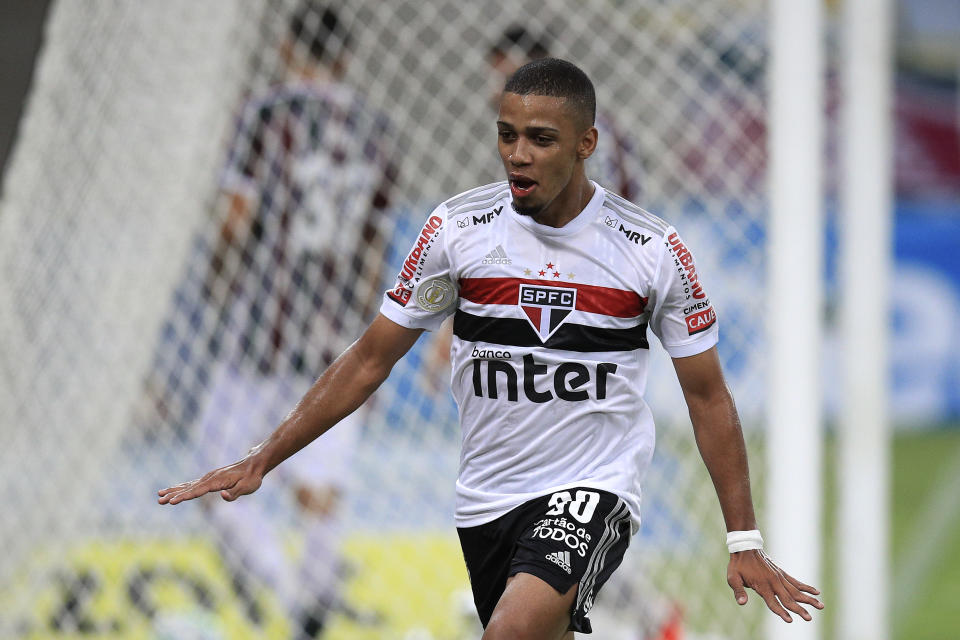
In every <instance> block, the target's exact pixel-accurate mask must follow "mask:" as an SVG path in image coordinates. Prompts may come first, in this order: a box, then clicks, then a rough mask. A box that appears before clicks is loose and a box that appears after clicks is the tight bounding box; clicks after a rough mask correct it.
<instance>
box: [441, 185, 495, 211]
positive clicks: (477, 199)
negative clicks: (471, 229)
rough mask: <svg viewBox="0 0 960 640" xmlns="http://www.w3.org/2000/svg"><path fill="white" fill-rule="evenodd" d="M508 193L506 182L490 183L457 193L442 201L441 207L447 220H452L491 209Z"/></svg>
mask: <svg viewBox="0 0 960 640" xmlns="http://www.w3.org/2000/svg"><path fill="white" fill-rule="evenodd" d="M509 193H510V187H509V186H508V184H507V181H506V180H501V181H500V182H491V183H490V184H485V185H483V186H481V187H476V188H474V189H470V190H468V191H464V192H463V193H459V194H457V195H455V196H453V197H452V198H449V199H448V200H446V201H444V203H443V205H442V206H443V207H444V208H445V209H446V211H447V218H448V219H449V218H453V217H456V216H460V215H463V214H465V213H472V212H477V211H482V210H483V209H486V208H488V207H492V206H493V205H495V204H496V203H497V201H498V200H501V199H503V198H505V197H506V196H507V195H509Z"/></svg>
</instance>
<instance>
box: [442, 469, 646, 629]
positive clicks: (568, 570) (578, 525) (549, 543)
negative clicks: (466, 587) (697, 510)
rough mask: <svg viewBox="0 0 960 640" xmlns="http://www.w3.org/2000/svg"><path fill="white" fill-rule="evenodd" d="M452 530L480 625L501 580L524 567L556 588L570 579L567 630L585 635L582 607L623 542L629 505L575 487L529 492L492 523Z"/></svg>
mask: <svg viewBox="0 0 960 640" xmlns="http://www.w3.org/2000/svg"><path fill="white" fill-rule="evenodd" d="M457 532H458V533H459V535H460V546H461V548H462V549H463V558H464V560H465V561H466V563H467V571H468V573H469V574H470V586H471V588H472V589H473V601H474V603H475V604H476V606H477V613H478V614H479V615H480V622H481V623H483V626H484V628H486V626H487V623H488V622H490V616H491V615H493V609H494V607H496V606H497V601H499V600H500V596H501V595H502V594H503V590H504V589H505V588H506V585H507V578H509V577H511V576H513V575H516V574H518V573H529V574H531V575H534V576H536V577H538V578H540V579H541V580H544V581H545V582H546V583H547V584H549V585H550V586H551V587H553V588H554V589H556V590H557V591H558V592H559V593H566V592H567V591H569V590H570V587H572V586H573V585H575V584H577V585H578V591H577V597H576V599H575V600H574V602H573V606H572V609H571V611H570V630H571V631H579V632H582V633H591V632H592V628H591V626H590V620H588V619H587V613H588V612H589V611H590V609H591V608H592V607H593V602H594V599H595V598H596V597H597V593H598V592H599V591H600V587H602V586H603V584H604V583H605V582H606V581H607V579H608V578H609V577H610V575H611V574H612V573H613V572H614V570H615V569H616V568H617V567H618V566H620V562H621V561H622V560H623V554H624V552H625V551H626V550H627V546H628V545H629V544H630V511H629V509H627V505H626V503H625V502H624V501H623V500H622V499H620V498H619V497H618V496H616V495H615V494H613V493H610V492H607V491H601V490H599V489H590V488H586V487H577V488H574V489H567V490H564V491H558V492H556V493H552V494H547V495H544V496H541V497H539V498H535V499H533V500H530V501H529V502H526V503H524V504H522V505H520V506H519V507H516V508H515V509H513V510H512V511H510V512H509V513H506V514H504V515H503V516H500V517H499V518H497V519H496V520H493V521H492V522H488V523H486V524H482V525H480V526H477V527H467V528H462V529H460V528H458V529H457Z"/></svg>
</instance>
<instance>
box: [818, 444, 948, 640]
mask: <svg viewBox="0 0 960 640" xmlns="http://www.w3.org/2000/svg"><path fill="white" fill-rule="evenodd" d="M831 444H832V443H828V446H827V450H826V453H827V459H826V463H827V470H828V473H827V495H828V496H829V498H828V501H827V513H826V514H825V515H826V525H827V531H832V530H833V526H832V525H833V522H834V513H833V509H834V508H835V505H836V500H835V495H836V473H835V469H836V466H835V458H834V456H833V447H832V446H831ZM891 483H892V486H891V493H892V505H893V514H892V518H893V523H892V524H893V527H892V536H893V539H892V541H891V543H892V554H891V565H890V566H891V571H892V576H891V582H890V592H889V593H890V609H891V614H892V624H893V627H894V636H893V637H894V638H895V639H896V640H957V639H958V638H960V425H954V428H950V429H937V430H925V431H917V432H900V433H898V434H897V435H896V436H895V437H894V441H893V475H892V477H891ZM832 542H833V541H832V540H831V539H830V538H829V537H828V539H827V549H826V567H827V571H826V572H825V575H827V576H828V577H829V578H831V579H832V577H833V576H832V575H831V574H832V570H831V569H830V567H832V566H835V560H836V555H835V553H836V550H835V549H834V548H833V545H832ZM832 593H836V592H835V590H834V588H833V585H832V584H831V582H830V581H829V580H828V581H827V582H826V583H825V590H824V596H825V597H827V602H828V603H829V596H830V595H831V594H832ZM825 613H826V614H827V616H826V617H827V620H826V621H825V622H826V623H827V624H826V625H825V627H826V629H825V631H826V637H827V638H828V639H833V638H835V634H834V633H833V627H834V621H833V616H832V615H830V612H829V608H828V611H827V612H825ZM836 640H839V639H836Z"/></svg>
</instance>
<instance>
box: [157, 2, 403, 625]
mask: <svg viewBox="0 0 960 640" xmlns="http://www.w3.org/2000/svg"><path fill="white" fill-rule="evenodd" d="M348 45H349V36H348V34H347V33H346V31H345V30H344V28H343V25H342V22H341V20H340V19H339V18H338V16H337V14H336V13H335V12H334V11H333V9H331V8H329V7H326V6H324V5H323V4H320V3H318V2H312V1H309V0H308V1H306V2H304V3H303V4H302V5H301V6H300V7H299V8H298V9H297V10H296V11H295V12H294V14H293V16H292V17H291V18H290V21H289V25H288V29H287V30H286V33H285V35H284V37H283V38H282V41H281V42H280V44H279V46H278V50H277V58H278V60H279V63H280V64H279V65H278V66H279V69H278V70H277V73H276V75H275V76H274V78H275V82H274V83H273V84H272V85H271V86H269V87H268V88H267V89H266V90H265V91H262V92H255V93H253V94H252V95H250V96H249V97H248V98H247V99H246V100H245V101H244V102H243V104H242V105H241V108H240V110H239V114H238V118H237V122H236V128H235V132H234V136H233V140H232V142H231V144H230V149H229V156H228V159H227V162H226V166H225V167H224V170H223V173H222V176H221V180H220V198H219V202H218V204H219V205H220V206H221V207H222V208H221V209H220V210H221V211H225V215H224V216H223V224H222V227H221V228H220V230H219V234H218V237H217V239H216V242H215V245H216V246H215V247H214V248H213V250H212V251H211V252H209V253H208V254H207V255H209V256H210V258H209V260H208V264H209V267H208V268H207V269H206V275H205V276H199V277H197V278H196V279H197V280H201V281H202V290H203V292H202V295H199V296H197V297H198V298H199V299H200V300H201V303H200V304H199V305H196V304H195V306H196V307H198V308H192V307H191V303H190V301H189V300H185V299H181V300H180V301H179V302H180V305H181V306H180V307H179V310H178V311H179V313H181V314H186V315H187V316H188V320H187V322H186V324H187V325H188V327H189V329H192V328H196V329H198V330H199V334H200V337H201V339H200V340H199V342H201V343H202V344H203V347H201V348H197V346H196V344H197V342H198V340H197V339H196V338H194V337H193V336H187V337H184V336H179V340H180V343H179V348H178V350H179V351H181V352H182V357H185V359H186V360H187V365H188V366H187V367H186V368H188V369H189V368H192V369H194V370H195V373H194V375H196V376H197V377H199V378H201V380H200V381H201V382H202V381H203V377H204V375H207V376H209V378H210V383H209V389H210V391H209V395H208V397H206V398H205V400H203V401H198V402H196V404H197V409H196V411H195V412H194V413H193V414H191V413H190V412H187V411H181V412H180V413H179V417H180V419H181V420H183V421H184V422H187V423H188V424H184V425H182V427H184V428H185V429H190V426H189V423H193V420H191V418H192V417H194V416H197V415H198V416H199V417H198V419H197V421H196V424H198V427H196V428H195V431H196V432H197V433H198V434H199V438H198V448H197V455H198V458H199V459H198V461H197V464H198V465H199V466H201V467H204V466H220V465H222V464H225V463H227V462H229V461H230V460H232V459H234V458H235V457H236V455H237V454H238V453H240V454H242V453H243V452H238V451H235V450H233V449H232V448H231V444H235V443H242V442H251V441H253V442H255V441H258V440H259V439H260V438H262V437H264V436H266V435H267V434H268V433H269V432H270V431H272V429H273V428H274V427H275V426H276V425H277V424H278V423H279V422H280V421H281V420H282V419H283V417H284V415H285V414H286V412H287V411H289V410H290V408H291V407H293V406H294V405H295V404H296V402H297V401H298V400H299V398H300V397H301V396H302V395H303V393H304V392H305V391H306V390H307V389H308V388H309V386H310V385H311V384H312V382H313V380H314V378H315V376H316V375H318V374H319V372H321V371H323V370H324V369H326V368H327V366H328V365H329V364H330V363H331V362H332V360H333V359H334V358H335V357H336V356H337V355H338V354H339V353H341V352H342V351H343V350H344V349H345V348H346V347H347V346H348V345H349V344H350V342H352V341H353V340H354V339H355V337H356V336H355V335H354V333H353V332H354V330H355V328H356V327H360V326H363V325H364V324H365V323H366V322H367V321H368V320H369V318H370V316H371V315H372V313H373V312H374V311H375V310H376V305H377V304H378V303H379V300H380V294H381V292H380V286H379V273H380V270H381V261H382V256H383V247H384V244H385V238H384V237H383V224H384V220H385V217H384V216H385V211H386V207H387V205H388V197H389V190H390V188H391V185H392V183H393V178H394V170H393V166H392V165H391V163H390V161H389V159H388V149H389V145H388V138H389V127H388V124H387V119H386V118H385V117H384V116H383V115H382V114H380V113H379V112H377V111H375V110H373V109H371V108H370V107H369V106H368V105H367V104H366V103H365V101H364V100H363V98H362V97H361V96H360V94H359V93H358V92H357V91H356V90H355V89H354V88H352V87H350V86H348V85H347V84H345V83H344V81H343V77H344V73H345V71H346V66H347V61H348ZM185 298H189V296H185ZM182 329H183V327H182V326H179V325H178V323H177V322H173V323H171V325H170V326H168V334H169V333H171V332H172V333H173V334H176V333H177V331H179V330H182ZM189 329H188V330H189ZM168 337H170V336H168ZM176 339H177V336H174V341H176ZM168 347H169V343H168ZM211 358H212V359H213V360H214V363H213V364H212V366H211V363H210V359H211ZM178 371H179V370H178V369H176V368H175V369H174V372H175V373H177V372H178ZM204 372H209V373H204ZM180 373H183V372H180ZM180 377H182V376H178V375H173V374H171V375H170V376H169V380H168V385H169V386H170V387H175V386H176V385H178V384H179V385H180V386H181V387H190V386H198V385H197V384H196V383H195V382H193V381H190V380H188V381H187V382H183V381H182V380H179V381H178V380H177V378H180ZM170 382H173V384H172V385H170V384H169V383H170ZM183 393H185V392H182V393H181V394H180V396H179V397H183ZM158 396H159V397H160V398H163V399H167V400H169V399H170V398H175V397H178V394H177V390H176V388H167V389H162V390H161V391H160V392H159V393H158ZM172 415H174V416H176V415H178V414H176V412H172ZM361 420H362V412H358V413H355V414H354V415H353V416H351V417H350V418H349V419H347V420H344V421H342V423H341V424H340V425H339V426H338V428H337V429H335V430H334V431H332V432H331V433H330V434H328V436H327V437H325V438H323V440H322V441H318V442H315V443H313V444H312V445H310V446H309V447H307V448H306V449H304V450H303V451H301V452H300V453H299V454H298V455H296V456H294V457H293V458H292V459H291V460H290V464H288V465H284V467H282V468H280V469H278V470H277V471H276V472H274V474H273V475H275V476H276V478H271V484H273V485H275V486H274V489H275V490H276V491H277V500H276V501H275V502H276V503H275V504H271V502H274V501H270V500H250V501H244V500H241V501H240V502H239V503H236V504H228V503H226V502H224V501H223V500H220V499H219V498H215V499H213V500H209V501H207V503H206V512H207V513H208V515H209V517H210V522H211V523H212V524H213V525H214V527H215V528H216V530H217V532H218V535H219V542H220V545H221V549H222V551H223V554H224V558H225V559H226V562H227V565H228V566H229V568H230V569H231V571H232V573H233V577H234V581H235V586H236V587H237V593H238V595H240V596H241V597H242V598H244V599H245V600H246V601H247V605H248V613H249V614H250V617H251V618H253V619H256V618H257V616H258V615H259V613H258V611H257V608H258V607H257V601H256V598H255V597H254V595H253V594H255V592H256V591H257V590H258V589H262V588H267V589H269V590H270V591H271V592H272V593H274V594H275V595H276V596H277V597H278V598H279V600H280V601H281V604H283V606H284V607H285V608H286V609H287V611H288V612H289V615H290V616H291V621H292V623H293V626H294V629H295V633H296V635H295V637H296V638H316V637H320V635H321V634H322V631H323V629H324V627H325V626H326V625H327V619H328V615H329V614H330V613H332V612H340V613H347V614H348V615H353V616H354V617H362V616H359V614H357V613H356V612H354V611H351V610H350V608H349V607H348V606H346V604H345V603H344V602H343V599H342V597H341V583H342V580H343V577H344V573H345V567H344V563H343V561H342V560H341V558H340V552H339V546H340V520H341V507H342V503H343V496H344V492H345V491H347V490H348V488H349V486H348V485H349V475H350V466H351V456H352V452H353V450H354V441H355V438H356V437H357V431H358V428H359V425H358V424H357V423H358V422H359V421H361ZM191 430H193V429H191ZM284 502H286V503H287V504H292V505H293V508H292V512H293V514H294V516H295V519H294V521H293V522H292V523H290V522H289V513H290V511H291V510H287V512H286V513H285V512H284V510H283V509H282V508H279V507H278V504H283V503H284ZM290 524H293V526H295V527H296V528H297V530H298V531H299V532H302V534H303V538H304V545H303V550H302V554H301V558H300V561H299V562H294V561H292V560H291V558H290V556H289V554H288V552H287V551H288V550H287V548H286V547H287V545H286V543H285V539H286V531H287V530H288V528H289V525H290ZM247 596H250V597H247Z"/></svg>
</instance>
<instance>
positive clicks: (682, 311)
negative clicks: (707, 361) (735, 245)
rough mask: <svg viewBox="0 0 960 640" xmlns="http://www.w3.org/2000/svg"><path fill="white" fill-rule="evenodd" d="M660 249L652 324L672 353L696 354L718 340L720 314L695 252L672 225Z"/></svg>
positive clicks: (678, 354)
mask: <svg viewBox="0 0 960 640" xmlns="http://www.w3.org/2000/svg"><path fill="white" fill-rule="evenodd" d="M661 252H662V255H661V257H660V261H661V262H660V269H659V271H658V273H657V277H656V280H655V283H654V295H655V303H654V308H653V313H652V315H651V317H650V328H651V329H652V330H653V332H654V333H655V334H656V335H657V337H658V338H660V342H661V344H663V346H664V348H665V349H666V350H667V353H669V354H670V356H671V357H673V358H683V357H686V356H692V355H696V354H698V353H701V352H703V351H706V350H707V349H709V348H710V347H712V346H714V345H715V344H716V343H717V340H718V334H719V331H718V328H717V314H716V312H715V311H714V309H713V305H712V304H711V303H710V298H709V297H707V293H706V291H705V290H704V287H703V283H702V281H701V280H700V273H699V272H698V271H697V265H696V262H695V261H694V259H693V254H692V253H691V252H690V249H689V248H688V247H687V246H686V245H685V244H684V242H683V240H682V239H681V238H680V235H679V234H678V233H677V231H676V229H674V228H673V227H670V228H668V229H667V232H666V234H665V235H664V238H663V246H662V247H661Z"/></svg>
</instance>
